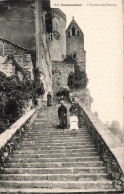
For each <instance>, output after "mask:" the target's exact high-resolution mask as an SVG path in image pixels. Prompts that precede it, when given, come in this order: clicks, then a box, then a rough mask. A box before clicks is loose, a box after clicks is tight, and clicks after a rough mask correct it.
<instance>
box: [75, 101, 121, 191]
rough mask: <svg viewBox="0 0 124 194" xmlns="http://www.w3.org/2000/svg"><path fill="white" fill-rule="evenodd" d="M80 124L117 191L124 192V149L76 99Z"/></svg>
mask: <svg viewBox="0 0 124 194" xmlns="http://www.w3.org/2000/svg"><path fill="white" fill-rule="evenodd" d="M75 100H76V101H77V102H78V104H79V105H80V107H81V113H80V119H81V124H82V125H85V126H86V127H87V129H88V131H89V133H90V135H91V138H92V141H93V142H94V145H95V147H96V148H97V150H98V152H99V154H100V157H101V159H102V161H103V163H104V164H105V166H106V172H107V174H108V176H109V178H111V179H112V180H113V182H114V186H115V188H116V189H117V190H118V191H124V147H123V145H122V144H121V142H120V141H119V139H118V138H117V137H116V136H115V135H114V134H113V133H112V132H111V131H110V130H109V129H108V128H107V127H106V126H104V125H103V123H102V122H101V121H100V120H99V119H98V118H97V117H96V116H95V115H94V114H93V113H92V112H91V110H90V109H88V108H87V107H86V106H85V105H84V104H83V103H82V102H81V101H80V100H79V99H78V98H75Z"/></svg>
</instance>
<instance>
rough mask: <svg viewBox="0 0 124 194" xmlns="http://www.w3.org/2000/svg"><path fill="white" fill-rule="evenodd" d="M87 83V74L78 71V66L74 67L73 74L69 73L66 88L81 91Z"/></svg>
mask: <svg viewBox="0 0 124 194" xmlns="http://www.w3.org/2000/svg"><path fill="white" fill-rule="evenodd" d="M87 83H88V78H87V74H86V72H85V71H83V70H80V68H79V67H78V65H75V72H74V73H73V72H71V73H70V74H69V76H68V84H67V85H68V86H69V88H70V89H83V88H86V86H87Z"/></svg>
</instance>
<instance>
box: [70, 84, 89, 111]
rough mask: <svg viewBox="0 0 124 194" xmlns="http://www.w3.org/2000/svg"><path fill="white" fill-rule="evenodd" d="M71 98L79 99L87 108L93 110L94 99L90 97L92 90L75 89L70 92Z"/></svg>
mask: <svg viewBox="0 0 124 194" xmlns="http://www.w3.org/2000/svg"><path fill="white" fill-rule="evenodd" d="M70 97H74V98H79V99H80V100H81V102H83V103H84V104H85V106H86V107H88V108H89V109H90V108H91V104H92V101H93V99H92V97H91V96H90V90H89V89H88V88H84V89H77V90H76V89H75V90H73V91H71V92H70Z"/></svg>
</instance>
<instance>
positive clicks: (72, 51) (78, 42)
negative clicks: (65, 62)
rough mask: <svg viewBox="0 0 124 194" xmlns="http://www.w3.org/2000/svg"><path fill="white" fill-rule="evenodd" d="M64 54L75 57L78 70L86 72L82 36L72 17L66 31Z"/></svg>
mask: <svg viewBox="0 0 124 194" xmlns="http://www.w3.org/2000/svg"><path fill="white" fill-rule="evenodd" d="M66 54H67V55H72V56H76V58H77V63H78V65H79V66H80V68H81V69H84V70H86V59H85V58H86V57H85V56H86V52H85V50H84V34H83V32H82V30H81V29H80V27H79V26H78V24H77V22H76V21H75V20H74V17H73V18H72V21H71V23H70V24H69V26H68V28H67V30H66Z"/></svg>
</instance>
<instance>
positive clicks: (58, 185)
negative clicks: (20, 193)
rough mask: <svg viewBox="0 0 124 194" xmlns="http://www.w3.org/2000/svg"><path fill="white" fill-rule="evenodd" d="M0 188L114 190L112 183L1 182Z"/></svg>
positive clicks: (104, 181)
mask: <svg viewBox="0 0 124 194" xmlns="http://www.w3.org/2000/svg"><path fill="white" fill-rule="evenodd" d="M0 187H4V188H9V187H10V188H22V187H23V188H45V189H48V188H49V189H55V188H60V189H90V188H92V189H93V188H95V189H96V188H99V189H101V188H103V189H110V188H113V186H112V181H109V180H107V181H106V180H99V181H98V180H97V181H90V180H89V181H87V180H86V181H15V180H14V181H12V180H11V181H0Z"/></svg>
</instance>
